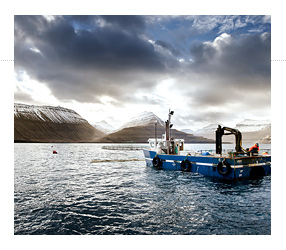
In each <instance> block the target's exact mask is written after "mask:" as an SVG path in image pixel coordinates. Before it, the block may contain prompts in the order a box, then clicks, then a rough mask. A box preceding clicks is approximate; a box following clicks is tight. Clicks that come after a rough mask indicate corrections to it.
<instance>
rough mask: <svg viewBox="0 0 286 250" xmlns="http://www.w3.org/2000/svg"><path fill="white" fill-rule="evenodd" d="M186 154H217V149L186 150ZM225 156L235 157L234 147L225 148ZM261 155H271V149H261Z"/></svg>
mask: <svg viewBox="0 0 286 250" xmlns="http://www.w3.org/2000/svg"><path fill="white" fill-rule="evenodd" d="M184 154H185V155H188V154H189V155H193V156H201V155H203V156H215V155H217V154H216V150H214V149H202V150H197V151H194V150H186V151H184ZM221 155H222V156H223V157H233V156H234V155H235V150H233V149H223V150H222V154H221ZM259 155H271V149H260V150H259Z"/></svg>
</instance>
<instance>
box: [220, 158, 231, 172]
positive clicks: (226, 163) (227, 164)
mask: <svg viewBox="0 0 286 250" xmlns="http://www.w3.org/2000/svg"><path fill="white" fill-rule="evenodd" d="M223 167H226V169H225V170H223ZM217 171H218V172H219V173H220V174H221V175H228V174H229V173H230V171H231V167H230V164H229V163H228V162H227V161H226V160H225V159H224V160H223V161H221V162H219V163H218V164H217Z"/></svg>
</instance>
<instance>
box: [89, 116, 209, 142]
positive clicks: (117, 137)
mask: <svg viewBox="0 0 286 250" xmlns="http://www.w3.org/2000/svg"><path fill="white" fill-rule="evenodd" d="M156 122H157V136H158V138H161V137H162V134H164V133H165V122H163V121H162V120H161V119H160V118H159V117H158V116H156V115H154V114H153V113H152V112H143V113H141V114H139V115H138V116H135V117H133V118H131V119H130V121H128V122H127V123H125V124H124V125H123V126H121V128H120V130H118V131H116V132H114V133H111V134H109V135H106V136H104V137H102V138H99V139H97V140H95V142H102V143H113V142H121V143H130V142H135V143H146V142H147V141H148V139H149V138H154V137H155V123H156ZM171 137H174V138H180V139H185V141H186V142H188V143H214V141H213V140H210V139H207V138H204V137H202V136H194V135H192V134H186V133H184V132H181V131H178V130H176V129H171Z"/></svg>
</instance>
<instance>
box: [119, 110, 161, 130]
mask: <svg viewBox="0 0 286 250" xmlns="http://www.w3.org/2000/svg"><path fill="white" fill-rule="evenodd" d="M156 122H157V124H158V126H165V123H164V122H163V121H162V120H161V119H160V118H159V117H158V116H156V115H155V114H153V113H152V112H147V111H145V112H142V113H140V114H139V115H137V116H135V117H132V118H131V119H130V120H129V121H128V122H126V123H125V124H123V125H122V126H121V127H120V128H119V129H118V131H119V130H122V129H124V128H130V127H138V126H146V125H153V126H154V124H155V123H156Z"/></svg>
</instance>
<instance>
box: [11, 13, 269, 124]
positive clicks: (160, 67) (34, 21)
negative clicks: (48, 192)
mask: <svg viewBox="0 0 286 250" xmlns="http://www.w3.org/2000/svg"><path fill="white" fill-rule="evenodd" d="M264 19H265V18H263V17H260V16H259V17H252V16H249V17H248V16H244V17H232V16H202V17H200V16H199V17H198V16H194V17H187V16H180V17H169V16H162V17H161V16H159V17H153V16H152V17H150V16H56V17H54V18H52V19H48V18H45V17H43V16H15V49H14V50H15V53H14V54H15V70H16V73H17V71H19V70H23V71H26V72H27V74H28V75H29V76H30V77H31V78H32V79H36V80H38V81H40V82H43V83H45V84H46V86H48V87H49V89H50V90H51V92H52V94H53V95H54V96H55V97H57V98H58V99H60V100H66V101H68V100H76V101H79V102H100V101H101V99H100V97H101V96H104V95H106V96H109V97H112V98H113V99H114V100H115V102H114V103H117V105H122V104H123V103H124V102H128V103H131V104H137V103H138V102H139V103H140V102H141V103H146V104H151V105H158V104H160V103H161V104H162V103H163V102H162V100H160V99H158V98H154V96H152V94H158V95H160V93H157V92H156V85H157V84H158V83H161V82H162V81H164V80H166V79H167V80H168V79H173V80H174V82H176V84H174V86H173V87H174V90H175V91H176V92H179V93H180V96H179V98H180V99H183V100H185V101H184V103H185V105H186V106H188V107H189V108H190V109H197V110H201V111H203V110H204V109H206V111H203V112H204V118H200V117H199V115H198V114H196V113H194V114H193V115H194V117H193V119H196V120H199V119H203V120H209V119H213V118H214V117H220V118H223V117H224V115H225V116H227V115H229V113H225V112H224V111H219V110H217V111H212V110H207V109H208V108H210V107H226V106H227V105H232V106H234V107H236V108H237V107H238V105H237V104H238V103H241V105H240V106H241V109H240V111H242V112H243V109H247V108H249V107H251V105H252V103H255V105H257V106H259V107H267V105H268V107H269V106H270V78H271V74H270V69H271V58H270V56H271V53H270V52H271V35H270V30H269V25H270V24H269V23H268V24H267V25H268V26H265V25H264V23H263V20H264ZM255 22H259V25H255ZM151 27H152V28H151ZM256 27H258V30H260V31H259V32H258V31H257V32H254V30H255V28H256ZM250 29H252V31H251V33H249V32H248V30H250ZM236 30H239V32H235V31H236ZM231 31H233V33H231ZM224 32H229V34H226V33H224ZM196 34H199V37H198V38H196V39H194V37H195V36H196ZM170 91H172V90H170ZM140 92H142V93H143V94H142V93H141V95H137V93H140ZM149 94H150V95H149ZM165 104H166V103H163V105H165Z"/></svg>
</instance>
